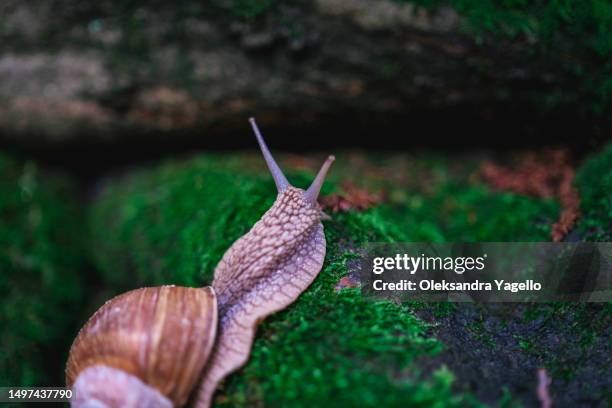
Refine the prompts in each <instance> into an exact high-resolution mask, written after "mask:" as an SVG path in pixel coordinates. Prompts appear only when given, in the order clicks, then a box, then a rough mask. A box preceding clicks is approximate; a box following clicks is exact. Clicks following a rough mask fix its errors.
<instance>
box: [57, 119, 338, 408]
mask: <svg viewBox="0 0 612 408" xmlns="http://www.w3.org/2000/svg"><path fill="white" fill-rule="evenodd" d="M250 122H251V125H252V127H253V130H254V131H255V134H256V136H257V140H258V143H259V145H260V148H261V151H262V153H263V156H264V158H265V160H266V163H267V165H268V167H269V169H270V171H271V173H272V176H273V178H274V181H275V184H276V186H277V189H278V196H277V198H276V200H275V202H274V204H273V205H272V207H271V208H270V209H269V210H268V211H267V212H266V213H265V214H264V215H263V216H262V218H261V219H260V220H259V221H257V223H256V224H255V225H254V226H253V227H252V228H251V230H250V231H249V232H248V233H247V234H245V235H244V236H242V237H241V238H239V239H238V240H237V241H236V242H234V244H232V246H231V247H230V248H229V249H228V250H227V251H226V253H225V254H224V256H223V257H222V259H221V261H220V262H219V264H218V265H217V267H216V269H215V273H214V280H213V282H212V286H211V287H204V288H185V287H179V286H161V287H156V288H141V289H136V290H133V291H130V292H127V293H124V294H122V295H119V296H117V297H115V298H113V299H111V300H109V301H108V302H106V303H105V304H104V305H103V306H102V307H101V308H100V309H98V311H97V312H96V313H95V314H94V315H93V316H92V317H91V318H90V319H89V321H88V322H87V323H86V324H85V326H84V327H83V328H82V329H81V331H80V332H79V334H78V335H77V337H76V339H75V340H74V342H73V344H72V347H71V349H70V354H69V357H68V362H67V366H66V382H67V385H68V386H70V387H73V389H74V395H75V398H74V400H73V401H72V405H73V406H74V407H100V408H101V407H109V408H110V407H173V406H174V407H179V406H182V405H184V404H185V403H186V402H187V401H189V400H191V401H192V403H193V406H195V407H197V408H204V407H208V406H210V404H211V401H212V396H213V394H214V391H215V389H216V387H217V385H218V384H219V382H221V381H222V380H223V379H224V378H225V377H226V376H227V375H228V374H230V373H231V372H233V371H235V370H237V369H238V368H240V367H241V366H242V365H244V364H245V363H246V362H247V361H248V358H249V355H250V351H251V347H252V343H253V338H254V336H255V332H256V327H257V324H258V323H259V322H261V321H262V320H263V319H264V318H265V317H267V316H268V315H270V314H272V313H275V312H277V311H279V310H282V309H284V308H285V307H287V306H288V305H289V304H291V303H292V302H293V301H295V299H296V298H297V297H298V296H299V295H300V294H301V293H302V292H303V291H304V290H305V289H306V288H307V287H308V286H309V285H310V284H311V283H312V281H313V280H314V279H315V277H316V276H317V275H318V273H319V271H320V270H321V268H322V266H323V260H324V258H325V236H324V234H323V225H322V224H321V217H322V212H321V209H320V207H319V205H318V203H317V196H318V194H319V191H320V189H321V186H322V184H323V181H324V179H325V175H326V173H327V171H328V169H329V167H330V166H331V164H332V162H333V160H334V158H333V156H330V157H329V158H328V159H327V161H326V162H325V163H324V164H323V166H322V167H321V170H320V171H319V173H318V174H317V176H316V178H315V180H314V181H313V183H312V185H311V186H310V187H309V188H308V190H306V191H305V190H302V189H299V188H295V187H293V186H291V185H290V184H289V182H288V181H287V179H286V178H285V176H284V175H283V173H282V171H281V170H280V168H279V167H278V165H277V164H276V162H275V160H274V158H273V157H272V155H271V154H270V152H269V150H268V148H267V146H266V144H265V142H264V140H263V138H262V136H261V134H260V133H259V130H258V129H257V126H256V124H255V121H254V120H253V119H250Z"/></svg>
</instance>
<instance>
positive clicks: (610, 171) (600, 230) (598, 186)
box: [576, 144, 612, 241]
mask: <svg viewBox="0 0 612 408" xmlns="http://www.w3.org/2000/svg"><path fill="white" fill-rule="evenodd" d="M576 185H577V187H578V191H579V193H580V200H581V211H582V218H581V219H580V220H579V224H578V227H579V229H580V231H581V232H582V234H583V235H584V237H585V239H586V240H589V241H612V144H611V145H608V147H607V148H605V149H604V150H603V151H602V152H601V153H599V154H597V155H595V156H594V157H592V158H590V159H589V160H587V161H586V162H585V163H584V164H583V165H582V166H581V167H580V169H579V170H578V173H577V175H576Z"/></svg>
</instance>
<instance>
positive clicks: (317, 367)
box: [90, 156, 557, 406]
mask: <svg viewBox="0 0 612 408" xmlns="http://www.w3.org/2000/svg"><path fill="white" fill-rule="evenodd" d="M339 161H340V160H339ZM244 163H248V161H246V162H245V161H243V160H242V158H241V157H239V156H233V158H229V157H219V156H202V157H200V158H196V159H193V160H190V161H187V162H168V163H166V164H164V165H162V166H160V167H158V168H154V169H147V170H142V171H140V172H137V173H132V174H130V175H128V176H126V177H124V178H122V179H121V180H118V181H113V182H109V183H107V184H106V186H104V188H103V189H102V191H101V193H100V195H99V197H98V198H97V199H96V201H95V203H94V205H93V208H92V211H91V214H90V224H91V230H92V236H93V239H94V243H93V248H95V251H96V262H97V265H98V267H99V268H100V270H101V271H102V274H103V276H104V278H105V279H106V280H107V281H108V282H112V284H113V287H114V288H115V289H117V290H118V289H119V288H122V289H128V288H132V287H137V286H140V285H143V284H152V285H155V284H162V283H176V284H184V285H202V284H205V283H208V282H210V280H211V278H212V271H213V269H214V266H215V265H216V263H217V262H218V261H219V259H220V258H221V256H222V255H223V253H224V251H225V250H226V249H227V248H228V247H229V246H230V244H231V243H232V242H233V241H234V240H236V239H237V238H238V237H240V236H241V235H242V234H244V233H246V232H247V231H248V229H249V228H250V227H251V226H252V225H253V223H254V222H255V221H256V220H257V219H259V217H260V216H261V215H262V214H263V213H264V212H265V210H267V209H268V208H269V206H270V205H271V204H272V202H273V200H274V198H275V188H274V185H273V183H272V180H271V178H270V176H269V175H268V174H267V171H265V170H264V168H263V167H261V166H260V167H256V168H255V167H251V166H250V165H245V164H244ZM312 176H313V175H312V174H305V173H293V174H289V179H290V180H291V181H293V182H294V183H295V184H296V185H298V186H305V185H307V184H308V183H309V181H310V180H311V179H312ZM336 177H337V176H336ZM440 179H441V180H444V181H441V182H439V185H437V186H436V188H435V189H431V191H430V192H414V193H413V192H407V194H406V196H405V197H404V198H403V199H402V200H400V201H399V202H397V203H395V204H391V205H382V206H380V207H377V208H374V209H371V210H368V211H366V212H362V213H358V212H349V213H344V214H335V215H334V216H333V219H332V220H331V221H328V222H326V223H325V232H326V238H327V240H328V254H327V257H326V262H325V265H324V268H323V270H322V272H321V274H320V275H319V277H318V278H317V279H316V280H315V282H314V283H313V285H312V286H311V287H310V288H309V289H308V290H307V291H306V292H305V293H304V294H303V295H302V296H301V297H300V298H299V299H298V300H297V301H296V302H295V303H294V304H293V305H292V306H291V307H290V308H288V309H287V310H285V311H283V312H281V313H279V314H277V315H275V316H273V317H271V318H270V319H268V320H267V321H266V322H264V323H263V324H262V325H261V326H260V329H259V331H258V335H257V338H256V341H255V345H254V349H253V354H252V357H251V359H250V361H249V363H248V364H247V366H246V367H245V368H244V369H242V370H241V371H240V372H239V374H238V375H234V376H232V377H230V379H229V380H228V382H227V383H226V385H225V387H224V389H223V390H222V391H221V392H220V393H219V395H218V397H217V403H219V404H222V405H224V404H228V405H232V406H253V405H258V404H263V405H265V406H313V405H316V406H331V405H334V404H340V403H341V405H343V406H375V405H379V404H382V405H384V406H406V405H423V406H431V405H435V404H437V405H440V406H452V405H456V404H461V403H467V402H469V401H468V399H467V397H466V396H465V395H462V394H457V393H453V392H451V383H452V378H453V375H452V373H450V372H449V371H447V370H444V369H442V367H441V366H438V367H435V368H434V370H433V374H432V371H431V370H428V373H427V374H424V373H423V372H421V370H420V369H419V367H420V365H419V364H417V363H415V360H417V358H418V359H423V358H424V359H427V358H429V356H433V355H435V354H436V353H438V352H439V351H440V349H441V347H442V345H441V343H439V342H438V341H437V340H435V339H431V338H429V337H428V336H427V335H426V331H427V330H428V328H429V325H427V324H425V323H424V322H423V321H421V320H419V319H417V318H416V317H415V316H414V314H413V313H412V312H411V311H410V308H409V306H407V305H404V306H401V305H396V304H392V303H388V302H369V301H365V300H363V299H362V298H361V295H360V293H359V292H358V291H356V290H350V289H345V290H342V291H341V292H339V293H338V292H336V290H335V286H336V283H337V282H338V280H339V279H340V278H341V277H342V276H344V275H346V274H347V273H349V272H351V271H352V270H353V269H354V268H355V266H354V265H353V264H354V262H355V259H357V258H358V254H357V249H358V247H359V246H360V245H362V244H364V243H366V242H371V241H418V240H422V241H423V240H431V241H445V240H465V241H474V240H504V239H506V240H512V239H520V240H545V239H547V237H548V236H549V233H550V230H549V228H550V227H549V225H550V224H551V221H552V220H554V219H555V217H556V213H557V206H556V205H555V204H554V203H553V202H552V201H538V200H532V199H529V198H525V197H520V196H516V195H512V194H499V193H492V192H491V191H490V190H488V189H486V188H485V187H483V186H480V185H471V184H466V183H464V184H461V185H459V184H458V183H457V182H455V181H452V180H451V178H450V177H441V178H440ZM337 188H338V186H337V185H336V184H335V183H334V179H333V177H332V180H331V182H328V183H327V184H326V186H325V190H324V192H323V193H324V194H325V193H329V192H330V191H333V190H335V189H337ZM430 368H431V367H430ZM436 369H441V370H436Z"/></svg>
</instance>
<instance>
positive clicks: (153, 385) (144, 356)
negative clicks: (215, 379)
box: [66, 286, 217, 407]
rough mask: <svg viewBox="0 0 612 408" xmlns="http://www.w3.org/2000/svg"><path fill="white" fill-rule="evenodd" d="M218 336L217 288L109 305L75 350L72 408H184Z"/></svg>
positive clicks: (147, 292) (70, 367)
mask: <svg viewBox="0 0 612 408" xmlns="http://www.w3.org/2000/svg"><path fill="white" fill-rule="evenodd" d="M216 331H217V299H216V296H215V292H214V290H213V289H212V288H211V287H205V288H186V287H179V286H160V287H154V288H141V289H136V290H133V291H130V292H127V293H124V294H122V295H119V296H117V297H115V298H113V299H111V300H109V301H108V302H106V303H105V304H104V305H103V306H102V307H101V308H100V309H98V311H97V312H96V313H95V314H94V315H93V316H92V317H91V318H90V319H89V321H88V322H87V323H86V324H85V326H84V327H83V328H82V329H81V331H80V332H79V334H78V336H77V337H76V339H75V340H74V343H73V344H72V348H71V350H70V356H69V358H68V363H67V366H66V383H67V385H68V386H69V387H73V389H74V395H75V399H74V400H73V401H72V404H73V406H77V407H78V406H96V407H127V406H159V407H171V406H182V405H184V404H185V403H186V402H187V399H188V398H189V394H190V392H191V391H192V389H193V388H194V386H195V385H196V383H197V381H198V379H199V377H200V375H201V372H202V369H203V367H204V365H205V363H206V361H207V360H208V357H209V355H210V352H211V349H212V347H213V344H214V341H215V336H216Z"/></svg>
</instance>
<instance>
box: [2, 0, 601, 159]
mask: <svg viewBox="0 0 612 408" xmlns="http://www.w3.org/2000/svg"><path fill="white" fill-rule="evenodd" d="M611 54H612V5H611V4H610V2H609V1H606V0H589V1H569V2H525V1H514V0H506V1H501V2H491V1H480V0H449V1H442V0H415V1H412V2H409V1H404V0H381V1H367V0H317V1H314V2H305V1H299V0H292V1H285V2H281V1H275V0H264V1H256V0H214V1H211V2H204V1H196V0H186V1H177V2H163V1H150V2H143V1H125V2H112V1H106V0H102V1H96V2H78V1H70V0H41V1H28V2H22V1H13V0H7V1H3V2H2V5H0V141H2V143H3V144H5V145H9V146H18V147H26V148H28V149H31V150H32V149H33V150H41V149H42V150H44V149H49V148H53V149H57V148H75V147H76V148H79V149H81V151H83V149H92V151H93V152H96V151H98V149H99V148H100V147H105V148H108V147H109V146H111V147H113V149H112V151H115V148H117V147H118V146H119V147H118V149H119V150H123V149H131V151H132V152H133V151H135V150H142V149H151V150H155V149H156V148H157V149H162V150H163V149H181V148H184V147H185V148H188V147H194V146H196V147H200V146H209V147H237V146H241V147H242V146H245V145H246V146H249V147H250V146H251V143H250V142H251V140H250V138H246V137H240V138H236V137H229V138H228V137H223V136H227V135H233V134H235V133H236V131H239V132H240V133H241V134H243V133H245V122H244V120H245V118H246V117H247V116H249V115H252V114H257V117H258V118H259V121H260V123H261V125H262V126H263V127H265V128H270V127H277V128H278V129H282V130H283V131H286V133H287V134H292V135H294V134H295V135H300V134H304V135H309V136H308V137H309V143H308V145H309V146H312V145H317V144H324V145H325V144H342V143H344V144H347V145H355V144H356V143H357V142H356V138H353V137H350V136H359V135H366V134H372V133H374V132H376V135H377V142H376V143H377V144H378V145H380V144H381V139H380V138H383V141H384V142H385V143H387V145H388V146H392V145H399V144H401V145H414V144H418V143H426V144H432V143H433V144H435V143H439V144H444V145H448V144H449V143H451V146H461V145H462V144H463V143H471V142H474V141H475V142H478V143H480V142H483V141H484V142H487V143H495V144H498V143H505V144H508V143H510V144H516V143H519V142H521V141H527V142H528V143H533V142H534V140H535V141H537V140H540V141H543V142H550V141H556V142H558V141H572V142H573V143H576V144H579V145H580V146H585V145H589V144H591V145H592V144H593V143H597V141H598V140H601V139H602V138H604V137H605V136H606V134H607V133H608V132H609V129H610V128H609V125H610V115H609V113H610V101H611V97H612V77H611V75H610V74H611V72H612V58H610V56H611ZM322 129H325V132H321V131H319V130H322ZM329 134H333V135H334V137H333V138H331V140H330V138H329V137H328V135H329ZM448 136H452V138H449V137H448ZM449 139H452V140H454V141H452V140H449ZM301 140H302V138H298V137H287V138H285V141H284V142H281V143H285V147H294V148H299V147H300V146H303V145H306V144H305V143H303V142H302V141H301ZM313 141H314V142H313ZM92 146H93V147H92Z"/></svg>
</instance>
